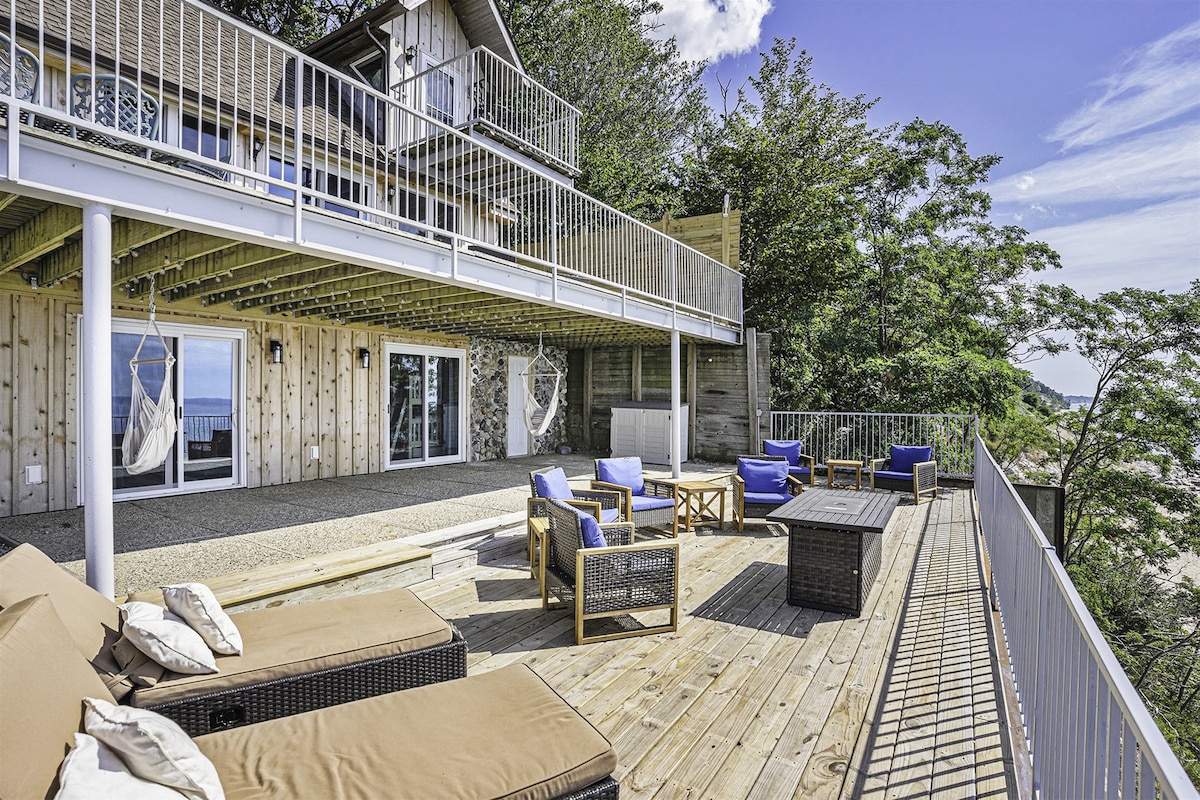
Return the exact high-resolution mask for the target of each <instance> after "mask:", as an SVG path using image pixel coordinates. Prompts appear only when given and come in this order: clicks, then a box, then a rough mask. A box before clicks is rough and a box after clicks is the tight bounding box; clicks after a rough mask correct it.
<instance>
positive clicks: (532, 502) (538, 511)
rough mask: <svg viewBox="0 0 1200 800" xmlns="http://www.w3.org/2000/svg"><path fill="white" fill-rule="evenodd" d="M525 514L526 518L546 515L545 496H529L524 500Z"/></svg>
mask: <svg viewBox="0 0 1200 800" xmlns="http://www.w3.org/2000/svg"><path fill="white" fill-rule="evenodd" d="M525 516H526V518H528V519H533V518H534V517H545V516H548V513H547V511H546V498H544V497H529V498H526V500H525Z"/></svg>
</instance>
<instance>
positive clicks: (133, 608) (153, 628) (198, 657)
mask: <svg viewBox="0 0 1200 800" xmlns="http://www.w3.org/2000/svg"><path fill="white" fill-rule="evenodd" d="M121 612H122V617H123V619H124V621H123V622H122V623H121V633H122V634H123V635H124V636H125V638H126V639H128V640H129V641H130V642H132V643H133V646H134V647H136V648H137V649H138V650H141V651H142V652H143V653H145V654H146V655H148V656H150V658H152V659H154V660H155V661H156V662H158V663H159V664H162V665H163V666H164V667H166V668H167V669H169V670H171V671H173V672H180V673H183V674H185V675H209V674H212V673H214V672H216V671H217V661H216V659H215V658H214V657H213V654H212V651H211V650H209V649H208V645H207V644H205V643H204V639H202V638H200V634H198V633H196V632H195V631H194V630H192V629H191V628H190V627H188V624H187V623H186V622H184V621H183V620H182V619H180V618H179V617H177V616H175V615H174V614H172V613H171V612H170V611H167V610H166V609H165V608H163V607H162V606H156V605H154V604H153V603H142V602H136V601H135V602H133V603H123V604H122V605H121Z"/></svg>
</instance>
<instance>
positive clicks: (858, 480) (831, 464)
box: [825, 458, 863, 489]
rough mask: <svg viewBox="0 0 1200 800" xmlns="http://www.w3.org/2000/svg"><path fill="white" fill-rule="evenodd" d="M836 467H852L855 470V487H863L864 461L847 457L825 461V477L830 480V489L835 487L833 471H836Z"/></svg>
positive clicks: (847, 487)
mask: <svg viewBox="0 0 1200 800" xmlns="http://www.w3.org/2000/svg"><path fill="white" fill-rule="evenodd" d="M836 467H843V468H845V469H851V468H852V469H853V470H854V488H855V489H862V471H863V463H862V462H861V461H851V460H849V459H845V458H831V459H829V460H828V461H826V462H825V478H826V480H827V481H828V482H829V488H830V489H832V488H833V487H834V483H833V473H834V471H835V468H836ZM839 488H841V487H839ZM845 488H846V489H849V488H850V487H849V486H846V487H845Z"/></svg>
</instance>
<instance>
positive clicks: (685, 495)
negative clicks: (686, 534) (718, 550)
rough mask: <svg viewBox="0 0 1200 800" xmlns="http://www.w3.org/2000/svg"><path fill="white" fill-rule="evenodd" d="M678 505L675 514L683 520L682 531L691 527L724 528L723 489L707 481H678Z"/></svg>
mask: <svg viewBox="0 0 1200 800" xmlns="http://www.w3.org/2000/svg"><path fill="white" fill-rule="evenodd" d="M675 488H676V489H677V490H678V497H679V505H678V506H676V508H675V513H676V514H677V515H678V516H679V517H680V518H681V519H682V520H683V529H684V530H685V531H690V530H691V529H692V526H693V525H712V524H714V523H715V524H716V526H717V528H723V527H725V487H724V486H720V485H718V484H715V483H709V482H708V481H678V482H676V484H675ZM714 506H716V507H714Z"/></svg>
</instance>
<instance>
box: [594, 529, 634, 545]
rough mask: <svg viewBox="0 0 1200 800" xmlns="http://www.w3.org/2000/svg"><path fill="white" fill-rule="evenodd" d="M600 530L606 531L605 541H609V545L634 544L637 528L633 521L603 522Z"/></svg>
mask: <svg viewBox="0 0 1200 800" xmlns="http://www.w3.org/2000/svg"><path fill="white" fill-rule="evenodd" d="M600 530H601V531H602V532H603V533H604V541H606V542H608V543H609V544H608V546H609V547H615V546H618V545H627V544H633V535H634V530H635V529H634V527H633V523H632V522H602V523H601V524H600ZM591 549H593V550H594V549H596V548H591Z"/></svg>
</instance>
